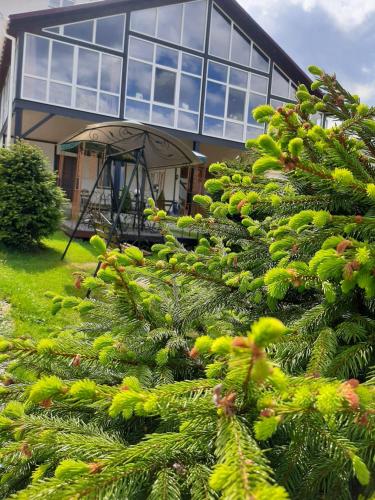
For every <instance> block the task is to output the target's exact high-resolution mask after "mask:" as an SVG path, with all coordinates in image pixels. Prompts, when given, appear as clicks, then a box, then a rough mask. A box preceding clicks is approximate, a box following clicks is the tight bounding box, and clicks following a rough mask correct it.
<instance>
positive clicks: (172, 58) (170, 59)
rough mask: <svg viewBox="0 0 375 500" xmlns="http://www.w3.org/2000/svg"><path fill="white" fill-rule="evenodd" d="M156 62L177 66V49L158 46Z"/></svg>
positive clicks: (170, 66) (162, 64) (171, 66)
mask: <svg viewBox="0 0 375 500" xmlns="http://www.w3.org/2000/svg"><path fill="white" fill-rule="evenodd" d="M156 64H160V65H161V66H168V67H169V68H177V66H178V52H177V50H173V49H169V48H168V47H161V46H160V45H158V46H157V47H156Z"/></svg>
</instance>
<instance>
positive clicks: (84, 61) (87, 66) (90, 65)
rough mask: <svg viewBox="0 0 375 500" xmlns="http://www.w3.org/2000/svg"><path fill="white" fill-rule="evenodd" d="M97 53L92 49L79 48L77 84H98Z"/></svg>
mask: <svg viewBox="0 0 375 500" xmlns="http://www.w3.org/2000/svg"><path fill="white" fill-rule="evenodd" d="M98 69H99V54H98V52H94V51H93V50H88V49H82V48H80V49H79V52H78V67H77V84H78V85H82V86H83V87H91V88H96V87H97V86H98Z"/></svg>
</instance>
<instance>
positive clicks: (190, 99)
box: [180, 75, 201, 111]
mask: <svg viewBox="0 0 375 500" xmlns="http://www.w3.org/2000/svg"><path fill="white" fill-rule="evenodd" d="M200 93H201V80H200V78H195V76H189V75H181V84H180V108H182V109H184V110H186V111H199V101H200Z"/></svg>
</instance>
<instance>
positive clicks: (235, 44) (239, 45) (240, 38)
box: [230, 28, 251, 66]
mask: <svg viewBox="0 0 375 500" xmlns="http://www.w3.org/2000/svg"><path fill="white" fill-rule="evenodd" d="M250 55H251V43H250V42H249V41H248V40H247V39H246V38H245V36H244V35H243V34H242V33H240V31H239V30H238V29H237V28H234V29H233V34H232V48H231V58H230V59H231V61H234V62H236V63H238V64H243V65H244V66H249V64H250Z"/></svg>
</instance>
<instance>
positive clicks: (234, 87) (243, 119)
mask: <svg viewBox="0 0 375 500" xmlns="http://www.w3.org/2000/svg"><path fill="white" fill-rule="evenodd" d="M207 73H208V79H207V85H206V102H205V119H204V133H205V134H207V135H214V136H219V137H225V138H226V139H230V140H233V141H238V142H243V141H245V139H246V134H247V124H251V125H252V126H253V127H254V129H256V130H257V133H258V135H259V134H261V133H262V131H263V130H264V127H263V126H262V125H259V124H258V123H256V122H255V121H254V119H253V118H252V115H251V113H252V110H253V109H254V107H256V106H258V105H259V104H264V103H265V102H267V90H268V78H266V77H263V76H260V75H255V74H253V73H249V72H247V71H243V70H240V69H237V68H233V67H229V66H227V65H224V64H218V63H216V62H213V61H209V63H208V72H207ZM219 79H220V80H221V82H219V81H217V80H219ZM218 118H221V119H220V120H218Z"/></svg>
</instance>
